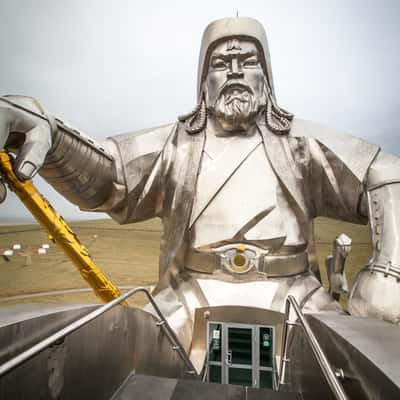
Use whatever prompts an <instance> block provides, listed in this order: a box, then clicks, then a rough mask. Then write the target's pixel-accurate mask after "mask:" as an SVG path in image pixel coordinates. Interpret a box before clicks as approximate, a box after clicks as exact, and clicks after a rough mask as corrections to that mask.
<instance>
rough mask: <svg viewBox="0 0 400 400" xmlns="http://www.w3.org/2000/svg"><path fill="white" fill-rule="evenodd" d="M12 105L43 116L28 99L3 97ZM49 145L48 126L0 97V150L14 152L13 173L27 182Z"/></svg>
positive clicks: (50, 140) (50, 143) (45, 122)
mask: <svg viewBox="0 0 400 400" xmlns="http://www.w3.org/2000/svg"><path fill="white" fill-rule="evenodd" d="M4 99H5V100H9V101H10V102H12V103H14V104H18V105H20V106H22V107H24V108H26V109H29V110H32V111H34V112H35V113H38V114H44V111H43V109H42V108H41V106H40V104H39V103H38V102H37V101H36V100H34V99H33V98H31V97H24V96H7V97H5V98H4ZM51 145H52V133H51V128H50V125H49V123H48V122H47V121H46V120H44V119H41V118H39V117H36V116H34V115H32V114H30V113H28V112H26V111H23V110H22V109H20V108H17V107H15V106H13V105H11V104H10V103H7V102H6V101H2V98H1V97H0V150H3V149H7V150H10V151H12V152H13V153H16V156H17V157H16V160H15V164H14V170H15V173H16V174H17V176H18V177H19V178H20V179H22V180H26V179H31V178H32V177H33V176H34V175H35V174H36V172H37V171H38V170H39V168H40V167H41V166H42V165H43V162H44V159H45V157H46V154H47V152H48V151H49V150H50V148H51Z"/></svg>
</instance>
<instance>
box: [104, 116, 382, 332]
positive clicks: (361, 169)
mask: <svg viewBox="0 0 400 400" xmlns="http://www.w3.org/2000/svg"><path fill="white" fill-rule="evenodd" d="M257 129H258V135H259V136H260V140H261V141H262V146H263V147H264V150H265V155H266V160H268V161H269V163H270V167H271V169H272V171H273V174H274V175H275V185H276V191H277V196H280V197H281V199H283V200H284V201H277V204H276V207H277V208H278V209H279V208H280V210H279V211H280V212H281V214H282V215H285V216H286V218H290V219H291V220H293V221H291V222H292V225H293V226H297V227H298V231H299V234H298V236H299V237H301V238H303V240H304V241H305V242H306V244H307V243H308V242H310V240H312V222H313V219H314V218H315V217H318V216H326V217H331V218H335V219H340V220H343V221H349V222H355V223H366V222H367V218H366V216H365V213H361V212H360V207H361V206H362V204H360V202H361V199H362V197H363V196H362V195H363V193H364V189H365V188H364V182H365V179H366V175H367V172H368V168H369V166H370V164H371V163H372V161H373V160H374V158H375V157H376V155H377V153H378V151H379V148H378V147H377V146H375V145H372V144H369V143H367V142H365V141H363V140H360V139H357V138H354V137H351V136H349V135H345V134H339V133H337V132H334V131H332V130H330V129H327V128H325V127H322V126H320V125H318V124H314V123H311V122H308V121H304V120H300V119H295V120H294V121H293V126H292V129H291V132H290V134H289V135H282V136H279V135H276V134H275V133H272V132H270V131H269V130H268V128H267V126H266V125H265V122H264V120H263V119H260V120H259V121H258V122H257ZM209 134H212V132H211V133H210V132H209ZM205 139H206V132H204V131H203V132H200V133H198V134H195V135H189V134H187V133H186V131H185V130H184V126H183V125H182V124H181V123H177V124H173V125H166V126H163V127H160V128H155V129H148V130H144V131H141V132H137V133H128V134H124V135H119V136H115V137H112V138H109V139H108V140H107V141H106V143H105V144H104V145H105V146H106V147H107V149H108V150H109V151H110V152H111V153H112V154H113V156H114V158H115V160H116V177H115V182H116V183H115V185H114V194H113V196H111V198H112V199H113V201H112V203H111V202H109V203H105V204H104V205H103V206H102V207H100V208H99V209H98V210H102V211H106V212H108V213H109V214H110V215H111V217H112V218H114V219H115V220H117V221H118V222H119V223H131V222H136V221H141V220H144V219H149V218H153V217H159V218H161V220H162V224H163V237H162V240H161V249H160V281H159V284H158V286H157V289H156V293H158V294H159V295H160V301H161V302H162V303H163V305H164V306H165V308H164V309H165V312H166V313H167V314H168V315H172V314H173V313H174V312H177V313H181V315H180V316H179V317H178V319H180V320H181V321H182V320H183V319H185V317H184V316H183V315H182V313H185V312H184V311H182V310H180V311H179V309H180V308H182V309H183V308H184V307H180V300H179V299H178V298H177V297H176V296H178V297H179V293H178V294H176V293H175V292H179V288H177V287H178V286H179V285H180V284H181V285H182V287H183V286H184V285H185V284H186V285H187V284H188V283H187V282H188V281H190V275H193V273H191V272H190V271H188V270H187V269H185V255H186V254H187V251H188V248H189V247H190V246H191V245H193V240H192V239H191V235H190V233H191V229H189V228H193V226H192V225H193V219H195V218H196V216H193V212H196V210H193V205H194V200H195V196H196V187H197V186H196V183H197V178H198V175H199V172H200V170H201V163H202V157H203V154H204V152H203V151H204V146H205ZM247 155H248V154H247V153H246V152H244V153H243V156H247ZM240 161H241V160H240V159H239V160H237V162H238V163H240ZM266 162H267V161H266ZM228 172H229V171H228ZM254 173H255V174H258V171H254ZM252 179H253V177H252ZM258 179H259V180H262V179H263V176H258ZM211 195H212V194H211ZM267 206H268V205H267V204H266V207H267ZM227 207H229V204H227ZM195 208H196V206H195ZM289 211H290V212H289ZM216 223H218V221H216ZM222 239H224V238H221V240H222ZM264 239H268V238H267V237H266V238H264ZM200 275H201V274H200ZM203 275H204V276H205V275H206V274H203ZM188 276H189V277H188ZM196 276H197V277H198V276H199V275H198V274H197V275H196ZM296 285H297V286H301V288H300V289H299V288H296V290H295V289H293V290H292V289H290V288H288V287H289V286H293V288H294V287H295V286H296ZM194 286H196V285H195V284H194ZM194 286H193V287H192V288H191V289H190V290H193V291H195V292H197V293H199V292H201V290H199V288H198V287H194ZM319 286H320V285H319V282H318V281H317V280H316V279H315V278H314V277H313V276H311V274H310V276H308V278H307V279H306V280H303V281H301V280H295V279H292V280H290V281H288V280H286V283H285V287H286V289H285V290H286V292H285V293H282V291H281V292H280V293H276V295H275V297H276V298H277V299H279V301H277V300H276V299H275V301H274V299H271V304H270V307H272V308H275V309H277V310H278V311H279V310H282V307H283V306H284V298H285V296H286V295H287V294H289V292H290V290H292V292H290V294H293V293H294V295H295V297H297V299H298V301H299V302H300V303H301V302H304V300H305V299H306V298H307V295H308V294H309V293H311V292H313V291H315V290H316V289H318V288H319ZM266 290H268V288H267V286H266ZM174 291H175V292H174ZM183 291H184V290H183ZM163 292H164V298H162V293H163ZM172 292H174V293H172ZM180 292H182V290H181V291H180ZM317 293H319V292H318V291H317ZM318 296H319V299H318ZM324 296H325V297H324ZM197 297H198V306H202V305H206V304H207V299H205V298H204V296H203V294H199V295H198V296H197ZM314 297H315V298H316V299H317V301H316V306H315V307H317V309H318V308H320V309H324V308H327V309H329V308H330V307H331V306H332V304H331V303H332V302H330V300H329V299H328V296H327V294H326V293H325V292H324V291H323V289H322V288H321V290H320V293H319V294H317V295H316V296H314ZM204 303H206V304H204ZM210 305H212V304H210ZM195 306H196V304H195V305H194V306H193V307H195ZM193 307H192V308H193ZM315 307H314V308H311V310H312V311H316V310H317V309H316V308H315ZM186 308H187V304H186ZM189 308H190V307H189ZM332 308H333V309H334V308H335V307H334V306H333V307H332ZM190 311H193V310H190ZM187 312H188V310H186V313H187ZM189 314H190V313H189ZM191 314H192V313H191ZM192 322H193V321H192ZM172 325H174V324H173V323H172ZM175 325H176V326H179V323H177V324H175ZM177 329H178V328H177ZM186 329H190V328H186ZM184 336H186V337H187V336H188V335H183V336H182V337H184ZM189 336H190V335H189Z"/></svg>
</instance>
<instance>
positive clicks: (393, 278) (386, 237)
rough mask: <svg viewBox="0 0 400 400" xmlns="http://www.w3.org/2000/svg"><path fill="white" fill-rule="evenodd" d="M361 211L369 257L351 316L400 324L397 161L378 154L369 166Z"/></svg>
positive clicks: (399, 161) (356, 287)
mask: <svg viewBox="0 0 400 400" xmlns="http://www.w3.org/2000/svg"><path fill="white" fill-rule="evenodd" d="M360 212H361V213H363V214H365V215H368V218H369V223H370V228H371V238H372V258H371V260H370V262H369V265H367V266H366V267H365V268H364V269H362V270H361V271H360V273H359V274H358V276H357V278H356V281H355V283H354V285H353V289H352V292H351V296H350V300H349V309H350V311H351V312H352V314H355V315H360V316H374V317H379V318H384V319H386V320H389V321H391V322H396V323H399V322H400V306H399V304H400V159H399V158H398V157H395V156H393V155H391V154H388V153H385V152H380V153H379V154H378V155H377V157H376V158H375V160H374V161H373V163H372V164H371V166H370V168H369V171H368V175H367V179H366V183H365V193H364V196H363V198H362V201H361V204H360Z"/></svg>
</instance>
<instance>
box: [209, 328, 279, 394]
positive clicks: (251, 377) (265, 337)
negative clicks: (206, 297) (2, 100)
mask: <svg viewBox="0 0 400 400" xmlns="http://www.w3.org/2000/svg"><path fill="white" fill-rule="evenodd" d="M274 346H275V337H274V328H273V327H271V326H260V325H247V324H235V323H230V322H209V323H208V381H209V382H215V383H229V384H232V385H242V386H250V387H261V388H269V389H273V388H274V386H275V385H274V373H275V368H274V364H275V363H274Z"/></svg>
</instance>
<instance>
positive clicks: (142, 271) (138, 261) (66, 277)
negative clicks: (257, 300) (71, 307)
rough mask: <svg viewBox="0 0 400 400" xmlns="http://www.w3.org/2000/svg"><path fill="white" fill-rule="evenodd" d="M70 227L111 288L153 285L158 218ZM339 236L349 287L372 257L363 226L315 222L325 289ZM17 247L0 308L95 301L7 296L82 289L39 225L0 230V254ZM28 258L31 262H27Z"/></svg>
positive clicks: (6, 269) (0, 286) (1, 279)
mask: <svg viewBox="0 0 400 400" xmlns="http://www.w3.org/2000/svg"><path fill="white" fill-rule="evenodd" d="M70 225H71V227H72V229H73V230H74V231H75V232H76V234H77V235H78V237H79V239H80V241H81V242H82V243H84V244H85V245H86V246H87V247H88V249H89V253H90V254H91V256H92V257H93V259H94V261H95V262H96V264H97V265H98V266H99V268H100V269H101V270H102V271H103V272H104V273H105V275H107V276H108V277H109V278H110V279H111V280H112V281H113V282H114V283H115V284H116V285H118V286H137V285H146V286H147V285H154V284H155V283H156V282H157V279H158V257H159V246H160V238H161V233H162V232H161V229H162V227H161V223H160V221H159V220H156V219H153V220H149V221H146V222H141V223H136V224H130V225H118V224H117V223H115V222H114V221H112V220H108V219H107V220H106V219H104V220H91V221H81V222H74V223H71V224H70ZM342 232H344V233H346V234H347V235H349V236H350V237H351V238H352V240H353V245H352V251H351V253H350V256H349V257H348V260H347V263H346V271H347V276H348V279H349V282H350V284H351V283H352V282H353V280H354V277H355V275H356V273H357V271H358V270H359V269H360V268H361V267H362V266H364V265H365V264H366V263H367V262H368V259H369V257H370V255H371V244H370V236H369V229H368V227H366V226H363V225H354V224H349V223H344V222H339V221H333V220H329V219H326V218H319V219H317V220H316V222H315V239H316V244H317V254H318V260H319V264H320V269H321V275H322V279H323V282H324V285H325V286H326V285H327V279H326V273H325V265H324V259H325V257H326V256H327V255H329V254H331V251H332V242H333V240H334V239H335V237H336V236H337V235H338V234H340V233H342ZM16 243H18V244H21V245H22V251H16V252H15V254H14V255H13V256H12V257H11V258H10V261H6V260H4V259H3V258H0V306H4V305H8V304H15V303H21V302H29V303H31V302H79V303H95V302H99V300H98V298H97V297H96V296H95V295H94V294H93V293H92V292H90V291H85V292H71V293H64V294H49V295H43V296H42V295H38V296H39V297H38V296H35V297H33V298H21V297H17V298H12V297H13V296H20V295H26V294H33V293H38V294H39V293H41V292H53V291H59V290H66V289H77V288H82V289H84V288H87V285H86V283H85V281H84V280H83V279H82V278H81V276H80V274H79V272H78V271H77V269H76V268H75V267H74V266H73V264H72V263H71V262H70V261H69V260H68V259H67V258H66V256H65V255H64V253H63V252H62V250H60V249H59V248H58V247H57V246H56V245H55V244H53V243H52V242H51V241H50V240H49V239H48V237H47V234H46V232H45V231H44V230H43V229H42V228H41V227H40V226H39V225H36V224H31V225H8V226H5V225H4V226H0V250H1V254H2V253H3V251H4V250H5V249H10V248H11V247H12V246H13V244H16ZM43 243H48V244H50V249H49V250H48V251H47V253H46V254H45V255H38V254H37V248H39V247H41V246H42V244H43ZM29 255H30V258H31V262H29V261H28V262H27V260H29ZM27 264H28V265H27ZM10 297H11V298H10ZM132 304H135V305H143V304H144V299H143V298H136V299H135V300H134V301H133V303H132Z"/></svg>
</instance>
